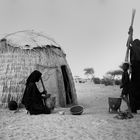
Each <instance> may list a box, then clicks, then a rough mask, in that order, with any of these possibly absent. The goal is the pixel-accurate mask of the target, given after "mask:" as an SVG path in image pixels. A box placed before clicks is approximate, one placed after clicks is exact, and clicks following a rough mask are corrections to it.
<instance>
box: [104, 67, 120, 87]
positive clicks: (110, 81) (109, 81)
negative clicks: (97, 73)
mask: <svg viewBox="0 0 140 140" xmlns="http://www.w3.org/2000/svg"><path fill="white" fill-rule="evenodd" d="M121 75H122V70H121V69H118V70H113V71H108V72H107V73H106V76H104V78H103V80H102V83H104V84H105V85H120V83H121V79H117V78H116V76H121Z"/></svg>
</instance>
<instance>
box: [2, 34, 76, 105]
mask: <svg viewBox="0 0 140 140" xmlns="http://www.w3.org/2000/svg"><path fill="white" fill-rule="evenodd" d="M0 64H1V65H0V104H2V105H7V103H8V102H9V101H10V100H15V101H16V102H17V103H19V104H20V102H21V99H22V95H23V92H24V89H25V82H26V79H27V77H28V76H29V75H30V73H31V72H32V71H34V70H39V71H40V72H42V74H43V81H44V85H45V88H46V90H47V92H48V93H49V94H52V96H56V105H58V106H61V107H66V106H67V105H72V104H77V96H76V90H75V85H74V81H73V77H72V73H71V70H70V67H69V65H68V63H67V60H66V54H65V53H64V51H63V50H62V49H61V47H60V45H58V44H57V43H56V42H55V41H53V40H52V39H50V38H48V37H47V36H45V35H43V34H40V33H36V32H34V31H20V32H16V33H12V34H9V35H6V36H5V37H4V38H3V39H1V41H0ZM38 87H39V90H40V91H41V90H43V89H42V86H41V84H40V83H38Z"/></svg>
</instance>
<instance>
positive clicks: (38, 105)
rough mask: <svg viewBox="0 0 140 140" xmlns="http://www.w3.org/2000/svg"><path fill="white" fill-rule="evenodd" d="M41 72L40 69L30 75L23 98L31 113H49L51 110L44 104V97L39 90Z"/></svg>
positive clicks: (23, 102)
mask: <svg viewBox="0 0 140 140" xmlns="http://www.w3.org/2000/svg"><path fill="white" fill-rule="evenodd" d="M41 75H42V74H41V73H40V72H39V71H37V70H36V71H34V72H32V73H31V75H30V76H29V77H28V79H27V82H26V88H25V91H24V95H23V98H22V104H24V105H25V108H26V109H27V110H28V111H29V112H30V114H42V113H45V114H49V113H50V110H49V109H48V108H47V107H46V106H45V105H44V103H43V99H42V96H41V94H42V93H40V91H39V90H38V88H37V86H36V83H35V82H38V81H39V79H40V78H41Z"/></svg>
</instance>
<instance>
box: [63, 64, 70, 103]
mask: <svg viewBox="0 0 140 140" xmlns="http://www.w3.org/2000/svg"><path fill="white" fill-rule="evenodd" d="M61 71H62V75H63V81H64V86H65V94H66V104H67V105H69V104H72V92H71V86H70V81H69V77H68V74H67V67H66V66H65V65H63V66H61Z"/></svg>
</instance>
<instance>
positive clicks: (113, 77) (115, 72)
mask: <svg viewBox="0 0 140 140" xmlns="http://www.w3.org/2000/svg"><path fill="white" fill-rule="evenodd" d="M106 74H108V75H110V76H111V77H112V79H113V80H114V79H115V77H116V76H120V75H122V70H120V69H119V70H113V71H108V72H107V73H106Z"/></svg>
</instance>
